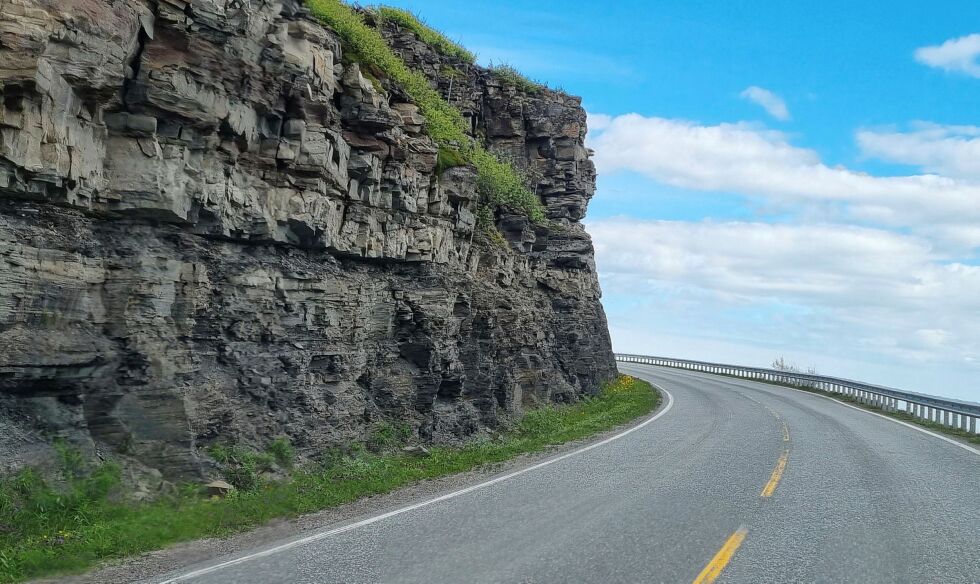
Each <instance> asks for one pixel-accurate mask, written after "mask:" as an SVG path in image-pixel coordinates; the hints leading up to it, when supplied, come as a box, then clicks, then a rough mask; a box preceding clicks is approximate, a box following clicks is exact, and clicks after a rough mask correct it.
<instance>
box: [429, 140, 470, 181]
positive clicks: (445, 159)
mask: <svg viewBox="0 0 980 584" xmlns="http://www.w3.org/2000/svg"><path fill="white" fill-rule="evenodd" d="M467 164H469V161H468V160H466V157H465V156H463V153H462V152H460V151H459V150H457V149H455V148H449V147H448V146H440V147H439V155H438V157H437V158H436V174H438V175H439V176H442V173H444V172H446V171H447V170H449V169H450V168H455V167H457V166H466V165H467Z"/></svg>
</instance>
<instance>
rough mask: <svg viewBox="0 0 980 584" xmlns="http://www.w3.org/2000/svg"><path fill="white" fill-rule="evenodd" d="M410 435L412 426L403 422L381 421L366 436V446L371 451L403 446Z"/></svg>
mask: <svg viewBox="0 0 980 584" xmlns="http://www.w3.org/2000/svg"><path fill="white" fill-rule="evenodd" d="M411 437H412V427H411V426H409V425H408V424H405V423H397V424H392V423H391V422H381V423H380V424H378V425H377V426H375V428H374V430H373V431H372V432H371V436H370V437H368V440H367V447H368V449H369V450H371V451H372V452H383V451H385V450H391V449H393V448H397V447H399V446H404V445H405V444H406V443H407V442H408V440H409V438H411Z"/></svg>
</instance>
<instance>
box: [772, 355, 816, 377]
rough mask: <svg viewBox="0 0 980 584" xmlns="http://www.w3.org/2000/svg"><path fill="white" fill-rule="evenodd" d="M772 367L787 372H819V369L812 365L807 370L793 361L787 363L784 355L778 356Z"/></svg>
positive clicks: (810, 373)
mask: <svg viewBox="0 0 980 584" xmlns="http://www.w3.org/2000/svg"><path fill="white" fill-rule="evenodd" d="M772 368H773V369H775V370H776V371H785V372H787V373H804V374H806V375H816V374H817V370H816V369H814V368H813V366H812V365H811V366H810V367H807V368H806V371H804V370H802V369H801V368H799V367H797V366H796V365H794V364H792V363H787V362H786V359H785V358H783V356H782V355H780V356H779V357H777V358H776V360H774V361H773V362H772Z"/></svg>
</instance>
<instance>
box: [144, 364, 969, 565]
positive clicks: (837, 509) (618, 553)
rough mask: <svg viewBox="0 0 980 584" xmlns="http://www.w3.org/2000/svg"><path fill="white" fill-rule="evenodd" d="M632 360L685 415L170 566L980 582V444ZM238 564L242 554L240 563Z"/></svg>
mask: <svg viewBox="0 0 980 584" xmlns="http://www.w3.org/2000/svg"><path fill="white" fill-rule="evenodd" d="M621 369H622V370H623V371H624V372H627V373H632V374H635V375H638V376H640V377H643V378H645V379H648V380H650V381H653V382H655V383H657V384H658V385H659V386H661V387H663V388H664V389H666V390H667V391H668V392H669V393H670V395H671V396H672V402H671V407H670V409H669V410H668V411H666V412H665V413H663V415H661V416H660V417H659V418H658V419H656V420H654V421H652V422H651V423H649V424H647V425H645V426H643V427H641V428H639V429H637V430H635V431H633V432H631V433H629V434H627V435H625V436H622V437H620V438H617V439H614V440H612V441H609V442H607V443H605V444H602V445H599V446H597V447H595V448H592V449H591V450H588V451H586V452H581V453H579V454H575V455H573V456H567V457H565V458H563V459H562V460H559V461H557V462H554V463H552V464H548V465H546V466H542V467H540V468H535V469H532V470H530V471H528V472H525V473H523V474H520V475H518V476H514V477H511V478H508V479H506V480H501V481H499V482H496V483H494V484H491V485H488V486H484V487H482V488H477V489H475V490H472V491H469V492H466V493H463V494H460V495H458V496H453V497H451V498H447V499H445V500H441V501H438V502H436V503H433V504H429V505H426V506H423V507H420V508H416V509H413V510H410V511H407V512H404V513H399V514H397V515H393V516H390V517H386V518H383V519H380V520H376V521H373V522H371V523H368V524H364V525H357V526H355V527H353V528H350V529H348V530H346V531H342V532H340V533H334V534H332V535H325V536H324V535H321V536H320V538H319V539H316V540H315V541H309V542H305V543H300V544H297V545H293V546H292V547H288V548H287V549H280V550H272V551H270V550H268V549H266V550H264V552H263V550H256V551H255V552H250V553H249V554H243V555H240V556H238V557H237V558H220V559H215V560H214V561H213V562H211V563H210V564H204V565H201V566H196V567H193V568H189V569H184V570H182V571H181V572H179V573H175V574H171V575H170V576H169V578H171V579H174V578H176V579H174V580H171V581H173V582H185V583H188V584H189V583H194V584H204V583H209V584H211V583H213V584H217V583H222V584H227V583H243V584H244V583H249V584H263V583H273V582H290V583H296V584H303V583H311V584H312V583H317V584H326V583H343V584H357V583H379V582H383V583H416V582H417V583H426V584H439V583H453V584H455V583H490V582H493V583H497V582H500V583H515V584H516V583H522V584H532V583H533V584H544V583H553V582H554V583H557V582H562V583H564V582H568V583H577V582H596V583H604V584H605V583H609V584H612V583H641V582H642V583H656V582H665V583H675V582H681V583H683V582H697V581H700V582H710V581H712V580H711V577H712V576H717V575H718V574H719V573H720V576H717V580H715V581H716V582H745V583H753V584H756V583H765V582H773V583H788V582H827V583H835V584H836V583H843V582H860V583H862V584H866V583H874V582H887V583H895V582H910V583H911V582H915V583H928V582H935V583H943V584H948V583H955V582H965V583H978V582H980V454H978V453H977V452H974V451H970V450H968V449H965V448H961V447H958V446H956V445H954V444H950V443H948V442H944V441H943V440H941V439H939V438H936V437H934V436H930V435H928V434H925V433H922V432H919V431H916V430H913V429H910V428H907V427H904V426H902V425H900V424H897V423H895V422H893V421H890V420H887V419H883V418H881V417H878V416H874V415H871V414H868V413H866V412H863V411H859V410H856V409H853V408H849V407H846V406H844V405H841V404H838V403H835V402H833V401H831V400H828V399H825V398H821V397H819V396H815V395H811V394H807V393H803V392H798V391H793V390H790V389H786V388H781V387H775V386H771V385H765V384H759V383H754V382H748V381H741V380H734V379H727V378H722V377H717V376H712V375H707V374H701V373H692V372H682V371H677V370H670V369H661V368H657V367H649V366H636V365H621ZM764 494H765V495H768V496H763V495H764ZM363 519H369V520H370V518H363ZM343 527H344V526H332V527H330V528H328V530H334V529H337V528H341V529H342V528H343ZM256 552H259V553H263V554H264V555H258V556H253V555H251V554H253V553H256ZM229 560H231V561H234V560H240V561H238V562H237V563H234V564H231V565H223V564H225V563H227V562H228V561H229ZM216 566H218V569H214V570H213V571H209V570H211V569H212V568H214V567H216ZM192 571H197V572H198V573H197V575H193V576H190V577H183V575H184V574H187V573H189V572H192ZM699 578H700V580H699ZM163 580H165V578H161V579H157V580H155V581H154V582H161V581H163Z"/></svg>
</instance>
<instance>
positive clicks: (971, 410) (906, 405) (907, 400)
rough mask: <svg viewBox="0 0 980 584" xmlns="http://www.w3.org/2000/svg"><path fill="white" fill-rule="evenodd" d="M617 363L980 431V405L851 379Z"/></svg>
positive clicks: (647, 359)
mask: <svg viewBox="0 0 980 584" xmlns="http://www.w3.org/2000/svg"><path fill="white" fill-rule="evenodd" d="M616 360H617V361H622V362H623V363H640V364H645V365H658V366H661V367H674V368H677V369H686V370H688V371H701V372H704V373H714V374H717V375H730V376H733V377H739V378H742V379H756V380H759V381H771V382H776V383H786V384H789V385H796V386H800V387H810V388H813V389H819V390H821V391H825V392H829V393H837V394H840V395H844V396H849V397H851V398H854V399H856V400H858V401H859V402H861V403H864V404H867V405H870V406H874V407H877V408H880V409H882V410H885V411H890V412H898V411H901V412H905V413H907V414H909V415H910V416H915V417H917V418H920V419H922V420H929V421H932V422H936V423H938V424H942V425H944V426H949V427H951V428H959V429H961V430H965V431H967V432H972V433H974V434H976V433H978V432H977V425H978V424H977V420H980V404H978V403H973V402H967V401H960V400H955V399H946V398H942V397H936V396H932V395H925V394H921V393H913V392H909V391H902V390H900V389H892V388H890V387H882V386H880V385H872V384H870V383H862V382H860V381H852V380H850V379H841V378H839V377H827V376H825V375H810V374H807V373H794V372H791V371H780V370H777V369H760V368H758V367H742V366H740V365H728V364H725V363H708V362H705V361H690V360H687V359H671V358H669V357H651V356H648V355H630V354H625V353H616Z"/></svg>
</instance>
